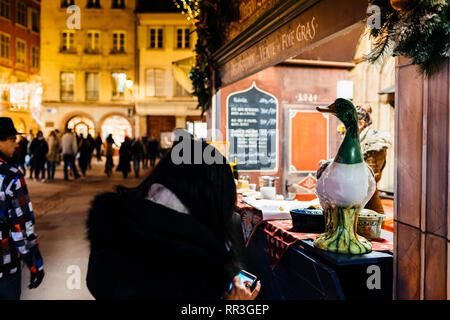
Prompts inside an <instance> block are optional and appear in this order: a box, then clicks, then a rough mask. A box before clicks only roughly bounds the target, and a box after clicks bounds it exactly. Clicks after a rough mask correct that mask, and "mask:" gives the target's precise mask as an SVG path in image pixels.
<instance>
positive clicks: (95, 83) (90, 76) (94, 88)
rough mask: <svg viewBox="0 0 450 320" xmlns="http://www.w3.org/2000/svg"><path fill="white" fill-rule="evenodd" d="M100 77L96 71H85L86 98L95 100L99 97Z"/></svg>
mask: <svg viewBox="0 0 450 320" xmlns="http://www.w3.org/2000/svg"><path fill="white" fill-rule="evenodd" d="M99 80H100V78H99V74H98V72H86V100H88V101H97V100H98V98H99V87H100V85H99V83H100V81H99Z"/></svg>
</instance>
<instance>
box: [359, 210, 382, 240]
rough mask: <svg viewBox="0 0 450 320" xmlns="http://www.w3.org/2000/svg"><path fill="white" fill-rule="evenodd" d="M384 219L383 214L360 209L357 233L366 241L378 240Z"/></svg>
mask: <svg viewBox="0 0 450 320" xmlns="http://www.w3.org/2000/svg"><path fill="white" fill-rule="evenodd" d="M385 218H386V217H385V215H384V214H380V213H378V212H376V211H373V210H370V209H362V210H361V212H360V213H359V216H358V228H357V233H358V234H359V235H360V236H363V237H365V238H367V239H368V240H377V239H380V236H381V226H382V225H383V221H384V219H385Z"/></svg>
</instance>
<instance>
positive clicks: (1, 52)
mask: <svg viewBox="0 0 450 320" xmlns="http://www.w3.org/2000/svg"><path fill="white" fill-rule="evenodd" d="M10 39H11V37H10V36H9V35H7V34H6V33H0V57H2V58H4V59H10V52H11V48H10V46H11V43H10Z"/></svg>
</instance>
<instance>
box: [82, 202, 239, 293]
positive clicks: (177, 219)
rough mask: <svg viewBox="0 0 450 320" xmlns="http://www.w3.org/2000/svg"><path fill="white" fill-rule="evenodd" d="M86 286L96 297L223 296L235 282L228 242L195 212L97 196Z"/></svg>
mask: <svg viewBox="0 0 450 320" xmlns="http://www.w3.org/2000/svg"><path fill="white" fill-rule="evenodd" d="M87 228H88V238H89V241H90V245H91V253H90V257H89V265H88V273H87V279H86V282H87V286H88V288H89V291H90V292H91V294H92V295H93V296H94V297H95V298H96V299H114V300H116V299H164V300H165V299H169V300H175V299H216V300H217V299H220V297H221V296H222V295H223V293H224V292H225V290H226V289H227V288H228V285H229V284H230V282H231V279H232V277H231V275H230V274H229V273H228V272H227V271H226V270H227V269H226V265H227V264H228V263H229V261H230V255H229V253H228V251H227V250H226V249H225V245H224V244H223V243H220V242H219V241H218V240H217V238H216V237H215V236H214V235H213V234H212V233H211V232H210V231H209V229H208V228H206V227H205V226H204V225H202V224H200V223H199V222H197V221H196V220H195V219H194V218H193V217H192V216H191V215H187V214H183V213H179V212H176V211H174V210H171V209H169V208H167V207H164V206H161V205H159V204H157V203H154V202H151V201H148V200H140V201H133V202H132V203H130V202H129V201H124V200H121V197H120V196H119V195H118V194H116V193H105V194H101V195H99V196H97V197H96V198H95V199H94V201H93V204H92V207H91V209H90V211H89V216H88V220H87Z"/></svg>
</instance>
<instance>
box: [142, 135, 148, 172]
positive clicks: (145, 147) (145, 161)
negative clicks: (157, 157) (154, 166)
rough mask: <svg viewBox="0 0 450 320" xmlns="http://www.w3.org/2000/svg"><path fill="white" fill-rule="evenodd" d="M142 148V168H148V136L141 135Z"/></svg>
mask: <svg viewBox="0 0 450 320" xmlns="http://www.w3.org/2000/svg"><path fill="white" fill-rule="evenodd" d="M142 149H143V152H144V153H143V155H142V168H143V169H147V168H148V160H149V159H148V137H147V136H143V137H142Z"/></svg>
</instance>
